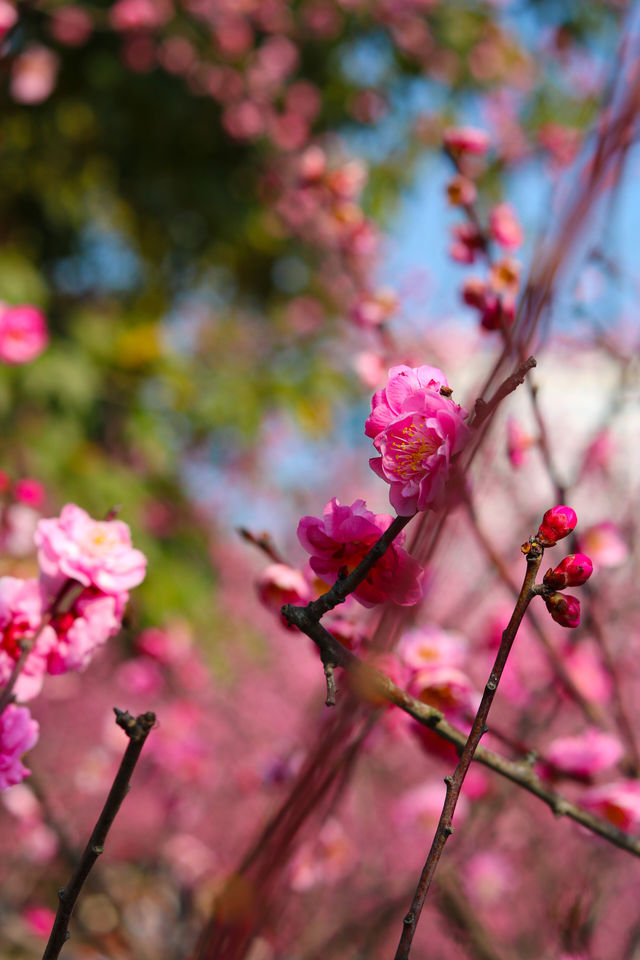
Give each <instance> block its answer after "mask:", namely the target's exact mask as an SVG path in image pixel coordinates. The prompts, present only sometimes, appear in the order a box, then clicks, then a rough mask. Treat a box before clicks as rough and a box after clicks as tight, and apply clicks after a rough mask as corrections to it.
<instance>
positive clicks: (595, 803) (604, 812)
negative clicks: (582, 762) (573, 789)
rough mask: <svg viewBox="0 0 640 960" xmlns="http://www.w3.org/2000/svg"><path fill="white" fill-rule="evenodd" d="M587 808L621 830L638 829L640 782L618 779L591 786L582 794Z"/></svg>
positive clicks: (639, 824) (639, 819) (583, 802)
mask: <svg viewBox="0 0 640 960" xmlns="http://www.w3.org/2000/svg"><path fill="white" fill-rule="evenodd" d="M581 799H582V804H583V806H584V807H586V809H587V810H591V811H593V813H597V814H598V815H599V816H601V817H604V818H605V820H608V821H609V822H610V823H612V824H613V825H614V826H616V827H618V828H619V829H620V830H625V831H630V830H634V831H635V830H636V829H637V828H638V826H640V782H638V781H637V780H618V781H616V782H615V783H607V784H605V785H603V786H601V787H591V788H590V789H589V790H587V791H586V793H584V794H583V795H582V798H581Z"/></svg>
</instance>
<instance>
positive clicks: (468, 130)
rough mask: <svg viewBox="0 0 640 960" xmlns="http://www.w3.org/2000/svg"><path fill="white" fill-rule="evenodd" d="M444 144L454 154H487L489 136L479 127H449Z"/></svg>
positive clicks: (444, 137)
mask: <svg viewBox="0 0 640 960" xmlns="http://www.w3.org/2000/svg"><path fill="white" fill-rule="evenodd" d="M442 139H443V143H444V145H445V147H446V148H447V150H451V151H452V152H453V153H475V154H479V155H482V154H485V153H486V152H487V150H488V149H489V134H488V133H487V132H486V130H479V129H478V128H477V127H447V129H446V130H445V131H444V136H443V138H442Z"/></svg>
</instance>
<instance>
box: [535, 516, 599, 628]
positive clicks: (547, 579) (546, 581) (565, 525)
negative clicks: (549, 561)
mask: <svg viewBox="0 0 640 960" xmlns="http://www.w3.org/2000/svg"><path fill="white" fill-rule="evenodd" d="M577 522H578V518H577V517H576V513H575V510H572V509H571V507H566V506H563V505H562V504H559V505H558V506H556V507H552V508H551V509H550V510H547V512H546V513H545V515H544V516H543V518H542V523H541V524H540V527H539V528H538V532H537V534H536V536H535V539H536V540H537V542H538V543H539V544H540V545H541V546H543V547H554V546H555V545H556V543H557V541H558V540H563V539H564V538H565V537H568V536H569V534H570V533H571V532H572V531H573V530H574V529H575V526H576V523H577ZM592 573H593V563H592V562H591V560H590V559H589V557H587V556H586V555H585V554H584V553H571V554H569V556H568V557H565V558H564V560H562V561H561V562H560V563H559V564H558V566H557V567H555V569H554V568H551V567H550V568H549V569H548V570H547V572H546V573H545V575H544V578H543V581H542V583H543V590H542V595H543V597H544V600H545V603H546V605H547V610H548V611H549V613H550V614H551V616H552V618H553V619H554V620H555V621H556V623H559V624H560V626H562V627H577V626H578V625H579V623H580V601H579V600H578V598H577V597H572V596H570V595H567V594H562V593H558V591H559V590H564V589H565V587H581V586H582V585H583V584H584V583H586V582H587V580H588V579H589V577H590V576H591V574H592Z"/></svg>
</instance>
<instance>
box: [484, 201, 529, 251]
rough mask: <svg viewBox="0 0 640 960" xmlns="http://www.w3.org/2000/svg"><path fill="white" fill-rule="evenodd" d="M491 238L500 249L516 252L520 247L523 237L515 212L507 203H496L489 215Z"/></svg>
mask: <svg viewBox="0 0 640 960" xmlns="http://www.w3.org/2000/svg"><path fill="white" fill-rule="evenodd" d="M489 229H490V231H491V236H492V237H493V239H494V240H495V241H496V243H499V244H500V246H501V247H506V248H507V249H508V250H516V249H517V248H518V247H521V246H522V242H523V240H524V235H523V233H522V227H521V226H520V223H519V221H518V218H517V216H516V213H515V210H514V209H513V207H512V206H511V205H510V204H508V203H498V204H496V206H495V207H493V208H492V210H491V213H490V214H489Z"/></svg>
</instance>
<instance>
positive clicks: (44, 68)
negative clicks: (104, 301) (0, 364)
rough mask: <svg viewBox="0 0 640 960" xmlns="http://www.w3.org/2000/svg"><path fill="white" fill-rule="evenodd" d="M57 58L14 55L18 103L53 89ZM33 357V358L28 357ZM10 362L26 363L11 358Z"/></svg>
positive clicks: (35, 49) (39, 50) (45, 52)
mask: <svg viewBox="0 0 640 960" xmlns="http://www.w3.org/2000/svg"><path fill="white" fill-rule="evenodd" d="M59 63H60V61H59V58H58V56H57V55H56V54H55V53H54V52H53V50H49V48H48V47H43V46H39V45H33V46H30V47H27V48H26V50H24V52H23V53H21V54H20V55H19V56H18V57H16V59H15V61H14V63H13V66H12V68H11V80H10V85H9V89H10V91H11V96H12V97H13V99H14V100H16V101H17V102H18V103H29V104H33V103H42V101H43V100H46V99H47V97H48V96H49V95H50V94H51V92H52V91H53V88H54V86H55V84H56V79H57V76H58V67H59ZM39 352H40V350H38V353H39ZM29 359H33V358H31V357H30V358H29ZM9 362H11V363H26V361H25V360H13V361H9Z"/></svg>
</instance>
